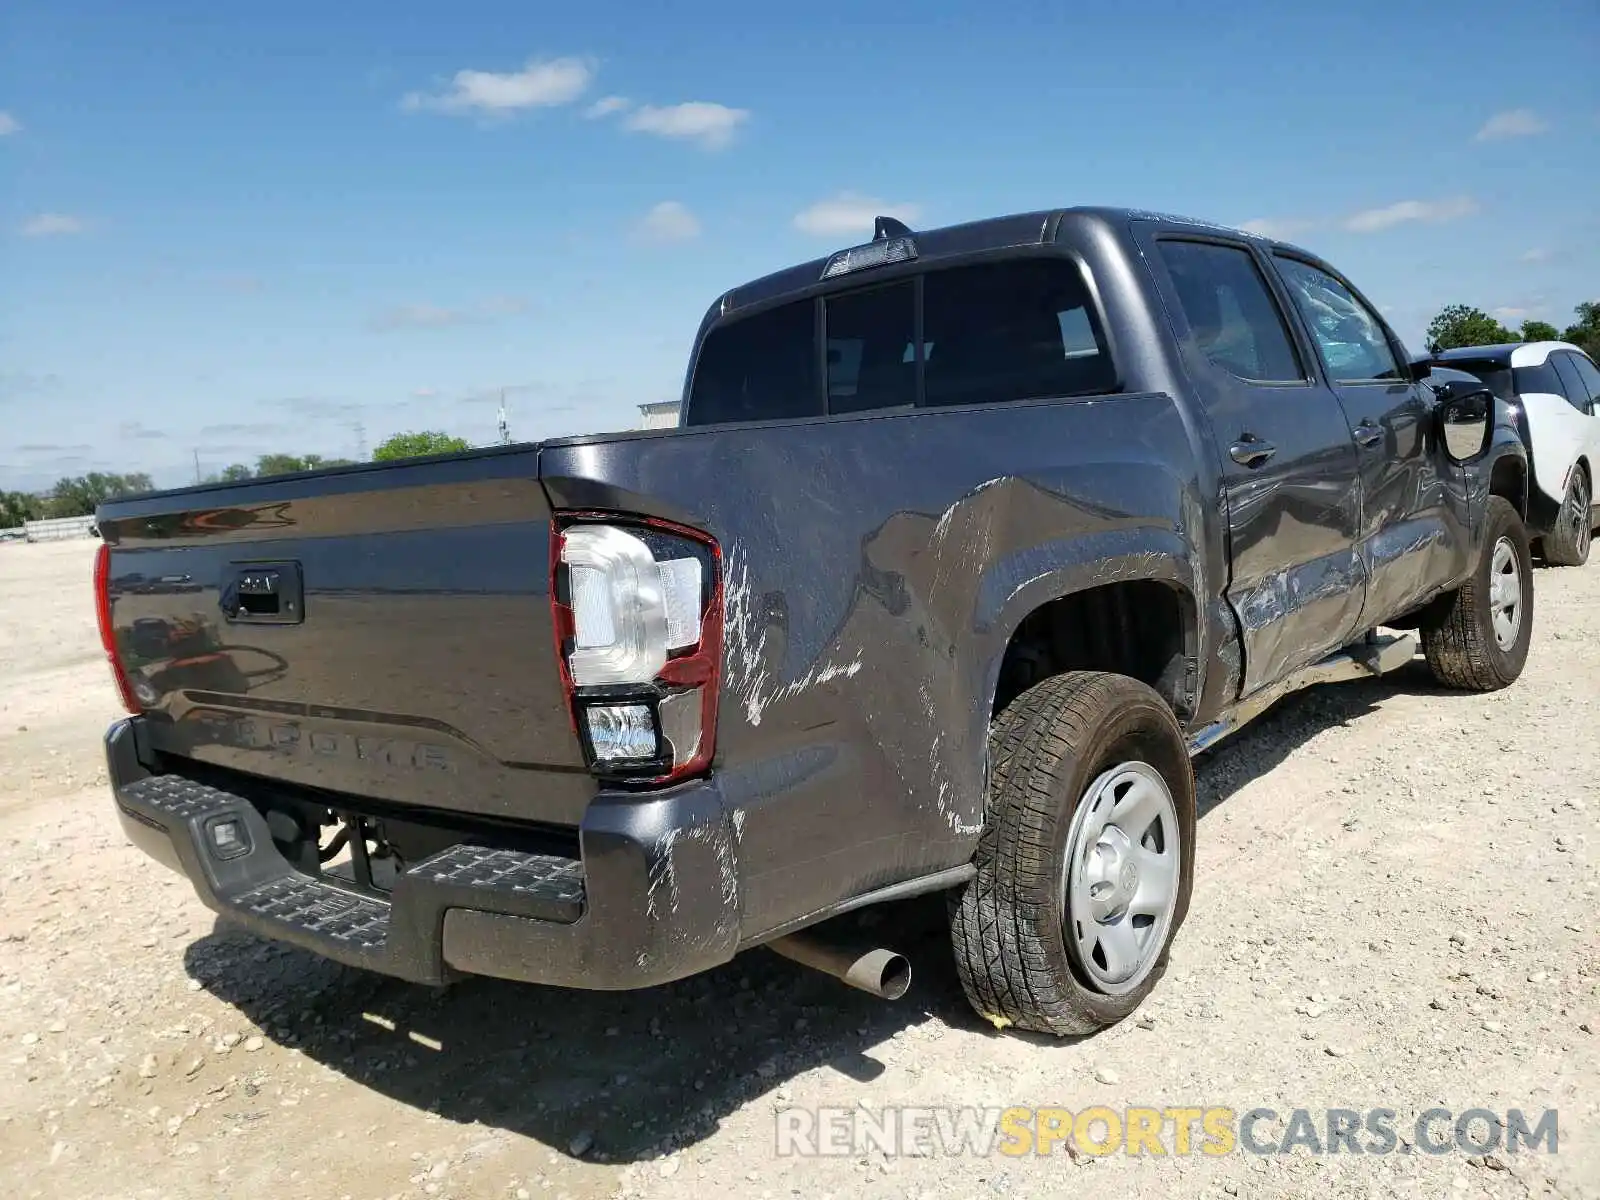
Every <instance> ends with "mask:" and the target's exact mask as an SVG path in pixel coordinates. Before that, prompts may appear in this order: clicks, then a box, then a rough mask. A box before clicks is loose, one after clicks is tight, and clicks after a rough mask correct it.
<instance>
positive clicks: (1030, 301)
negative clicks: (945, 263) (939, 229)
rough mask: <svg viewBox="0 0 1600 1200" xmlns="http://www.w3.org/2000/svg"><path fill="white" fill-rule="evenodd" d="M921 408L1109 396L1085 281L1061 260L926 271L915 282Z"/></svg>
mask: <svg viewBox="0 0 1600 1200" xmlns="http://www.w3.org/2000/svg"><path fill="white" fill-rule="evenodd" d="M922 288H923V291H922V330H923V345H924V349H923V353H924V355H925V357H926V362H925V364H924V367H923V394H924V403H926V404H930V405H944V404H999V403H1003V402H1004V401H1007V400H1030V399H1038V398H1040V397H1044V396H1092V395H1104V394H1105V393H1107V392H1111V391H1115V390H1116V386H1117V373H1116V370H1115V368H1114V367H1113V366H1112V363H1111V354H1110V352H1109V348H1108V346H1107V344H1106V341H1105V338H1104V336H1103V335H1102V333H1101V331H1100V327H1099V324H1098V322H1097V321H1096V319H1095V316H1094V312H1093V310H1092V309H1091V308H1090V306H1089V294H1088V291H1087V289H1086V288H1085V287H1084V283H1083V277H1082V275H1081V274H1080V273H1079V271H1078V268H1077V267H1076V266H1075V265H1074V264H1073V263H1071V262H1068V261H1066V260H1064V259H1058V258H1036V259H1019V260H1017V261H1013V262H1000V263H985V264H983V265H981V266H974V267H951V268H948V269H946V270H941V271H930V272H929V273H928V274H927V275H925V276H923V280H922Z"/></svg>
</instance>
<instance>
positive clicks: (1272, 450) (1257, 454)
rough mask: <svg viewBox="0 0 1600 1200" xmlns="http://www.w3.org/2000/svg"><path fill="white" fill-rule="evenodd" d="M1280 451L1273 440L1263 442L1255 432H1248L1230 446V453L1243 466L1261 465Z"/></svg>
mask: <svg viewBox="0 0 1600 1200" xmlns="http://www.w3.org/2000/svg"><path fill="white" fill-rule="evenodd" d="M1277 452H1278V448H1277V447H1276V446H1274V445H1273V444H1272V443H1271V442H1263V441H1262V440H1261V439H1260V438H1258V437H1256V435H1255V434H1253V433H1247V434H1245V435H1244V436H1243V437H1241V438H1240V439H1239V440H1238V441H1237V442H1235V443H1234V444H1233V445H1231V446H1229V447H1228V455H1229V457H1230V458H1232V459H1233V461H1234V462H1236V463H1238V464H1239V465H1240V466H1241V467H1259V466H1261V465H1262V464H1263V463H1265V462H1266V461H1267V460H1268V459H1270V458H1271V457H1272V456H1273V455H1274V454H1276V453H1277Z"/></svg>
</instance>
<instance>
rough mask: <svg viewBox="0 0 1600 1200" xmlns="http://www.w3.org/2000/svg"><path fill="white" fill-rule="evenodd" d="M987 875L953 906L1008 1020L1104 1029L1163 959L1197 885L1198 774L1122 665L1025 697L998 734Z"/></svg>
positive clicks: (971, 989)
mask: <svg viewBox="0 0 1600 1200" xmlns="http://www.w3.org/2000/svg"><path fill="white" fill-rule="evenodd" d="M990 763H991V769H992V776H991V780H990V804H989V813H988V820H987V823H986V825H985V828H984V833H983V836H982V838H981V840H980V842H979V846H978V853H977V858H976V865H977V868H978V873H977V876H976V877H975V878H974V879H973V880H972V881H971V882H970V883H969V884H967V886H966V887H965V889H963V890H962V891H961V892H960V893H959V895H957V896H956V897H954V898H953V899H952V903H951V932H952V937H953V940H954V945H955V957H956V967H957V972H958V974H959V975H960V977H961V984H962V987H963V989H964V990H965V991H966V994H967V999H968V1000H969V1001H970V1002H971V1003H972V1006H973V1007H974V1008H975V1009H977V1011H978V1012H979V1013H980V1014H981V1015H983V1016H984V1017H986V1018H988V1019H989V1020H990V1021H991V1022H993V1023H994V1024H995V1025H996V1026H1000V1027H1004V1026H1007V1025H1015V1026H1017V1027H1018V1028H1021V1029H1029V1030H1033V1031H1035V1032H1039V1033H1051V1034H1057V1035H1067V1034H1087V1033H1093V1032H1094V1031H1096V1030H1098V1029H1102V1028H1104V1027H1106V1026H1108V1025H1112V1024H1115V1023H1116V1022H1117V1021H1120V1020H1122V1019H1123V1018H1124V1017H1126V1016H1127V1015H1128V1014H1129V1013H1131V1012H1133V1011H1134V1010H1135V1009H1136V1008H1137V1007H1138V1006H1139V1004H1140V1002H1141V1001H1142V1000H1143V999H1144V997H1145V996H1147V995H1148V994H1149V993H1150V991H1151V989H1152V988H1154V987H1155V985H1156V981H1157V980H1158V979H1160V977H1161V975H1162V973H1163V972H1164V971H1165V969H1166V964H1167V952H1168V948H1169V947H1170V945H1171V943H1172V937H1173V935H1174V934H1175V933H1176V932H1177V930H1178V927H1179V926H1180V925H1181V924H1182V923H1183V918H1184V916H1185V914H1186V913H1187V911H1188V907H1189V893H1190V890H1191V888H1192V887H1193V882H1194V825H1195V791H1194V772H1193V770H1192V768H1191V767H1190V765H1189V754H1188V748H1187V746H1186V744H1185V742H1184V739H1183V734H1182V732H1181V731H1180V730H1179V728H1178V724H1177V721H1176V720H1175V719H1174V718H1173V715H1172V712H1171V710H1170V709H1169V708H1168V707H1167V705H1166V703H1165V702H1164V701H1163V700H1162V699H1161V697H1160V696H1159V695H1157V694H1156V692H1155V691H1154V690H1152V689H1151V688H1149V687H1147V686H1146V685H1145V684H1142V683H1140V682H1138V681H1137V680H1134V679H1130V678H1127V677H1126V676H1121V675H1111V674H1103V673H1099V672H1086V671H1075V672H1071V673H1068V674H1065V675H1057V676H1054V677H1052V678H1050V679H1046V680H1044V681H1042V682H1040V683H1038V684H1036V685H1035V686H1034V687H1032V688H1030V689H1028V691H1026V692H1024V693H1022V695H1020V696H1018V697H1017V699H1015V700H1014V701H1012V702H1011V704H1009V705H1008V706H1007V707H1006V709H1005V711H1003V712H1002V713H1001V714H1000V715H999V716H998V717H997V718H996V719H995V721H994V724H993V726H992V728H991V732H990Z"/></svg>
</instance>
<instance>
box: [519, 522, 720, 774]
mask: <svg viewBox="0 0 1600 1200" xmlns="http://www.w3.org/2000/svg"><path fill="white" fill-rule="evenodd" d="M550 605H551V615H552V624H553V626H554V629H555V639H556V657H557V660H558V663H559V669H560V672H561V682H562V686H563V688H564V689H565V691H566V695H567V701H568V711H569V715H570V716H571V719H572V727H573V732H574V733H575V734H576V735H577V738H578V740H579V742H580V744H581V745H582V746H583V750H584V755H585V758H586V759H587V761H588V763H589V766H590V768H591V769H592V770H593V771H594V773H595V774H596V775H598V776H600V777H602V778H605V779H608V780H615V781H617V782H628V783H635V784H649V785H655V786H660V785H665V784H671V783H676V782H678V781H679V780H682V779H687V778H689V777H691V776H694V775H698V774H702V773H704V772H705V771H706V770H707V768H709V766H710V765H711V760H712V757H713V756H714V754H715V753H716V732H717V693H718V688H719V684H720V682H721V669H722V607H723V599H722V556H721V551H720V548H719V547H718V545H717V542H716V539H715V538H712V537H710V536H709V535H707V534H705V533H702V532H701V531H699V530H696V529H690V528H687V527H685V526H682V525H677V524H674V523H672V522H669V521H662V520H657V519H653V518H634V517H624V516H618V515H613V514H606V513H566V514H562V515H560V516H559V517H558V518H557V524H556V526H555V527H554V528H553V529H552V531H551V546H550Z"/></svg>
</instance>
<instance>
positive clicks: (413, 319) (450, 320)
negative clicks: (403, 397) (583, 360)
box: [369, 296, 528, 333]
mask: <svg viewBox="0 0 1600 1200" xmlns="http://www.w3.org/2000/svg"><path fill="white" fill-rule="evenodd" d="M527 311H528V301H527V300H526V299H525V298H524V297H522V296H490V297H489V298H488V299H486V300H480V301H479V302H478V303H477V304H474V305H472V306H471V307H470V308H443V307H441V306H439V305H437V304H397V305H395V306H394V307H393V308H386V309H384V310H383V311H382V312H380V313H378V314H377V315H375V316H374V317H373V318H372V320H371V321H370V322H369V325H370V326H371V328H373V329H375V330H377V331H378V332H380V333H390V332H393V331H394V330H396V329H449V328H451V327H452V326H456V325H475V324H480V323H483V322H485V321H492V320H494V319H495V318H497V317H514V316H516V315H517V314H518V313H524V312H527Z"/></svg>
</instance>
